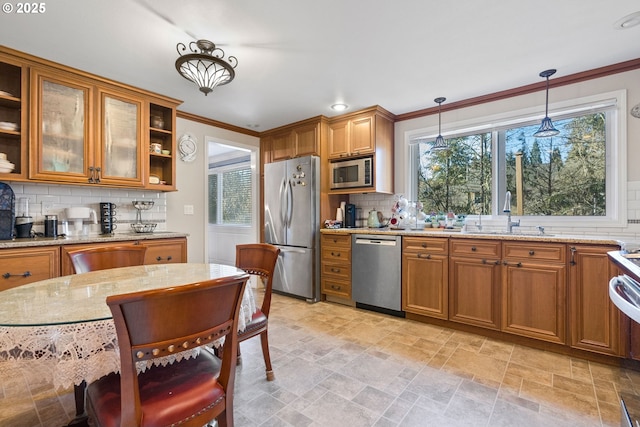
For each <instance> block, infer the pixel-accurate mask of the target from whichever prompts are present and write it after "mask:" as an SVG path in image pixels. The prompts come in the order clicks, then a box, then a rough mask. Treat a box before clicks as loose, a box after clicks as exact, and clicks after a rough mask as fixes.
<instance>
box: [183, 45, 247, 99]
mask: <svg viewBox="0 0 640 427" xmlns="http://www.w3.org/2000/svg"><path fill="white" fill-rule="evenodd" d="M176 50H177V51H178V54H179V55H180V57H178V59H177V60H176V70H178V73H180V75H181V76H182V77H184V78H185V79H187V80H191V81H192V82H194V83H195V84H196V85H197V86H198V88H199V89H200V92H202V93H204V94H205V95H207V94H208V93H210V92H211V91H213V89H214V88H216V87H217V86H222V85H226V84H227V83H229V82H230V81H231V80H233V78H234V77H235V76H236V72H235V70H234V68H235V67H236V66H237V65H238V60H237V59H236V57H235V56H229V57H228V58H227V61H228V62H227V61H225V60H224V51H223V50H222V49H220V48H219V47H216V45H215V44H214V43H213V42H210V41H209V40H198V41H196V42H191V43H189V46H188V47H187V46H186V45H185V44H184V43H178V44H177V45H176ZM183 53H184V54H183Z"/></svg>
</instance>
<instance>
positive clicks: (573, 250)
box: [569, 246, 578, 265]
mask: <svg viewBox="0 0 640 427" xmlns="http://www.w3.org/2000/svg"><path fill="white" fill-rule="evenodd" d="M569 249H570V250H571V260H570V261H569V264H571V265H576V252H578V250H577V249H576V247H575V246H571V247H570V248H569Z"/></svg>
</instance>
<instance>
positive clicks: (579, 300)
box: [569, 246, 622, 355]
mask: <svg viewBox="0 0 640 427" xmlns="http://www.w3.org/2000/svg"><path fill="white" fill-rule="evenodd" d="M613 250H618V248H617V247H613V246H609V247H602V246H601V247H593V246H572V247H571V248H570V251H571V255H570V256H571V260H572V263H571V266H570V268H569V321H570V330H571V343H570V344H571V346H572V347H576V348H582V349H585V350H591V351H597V352H599V353H604V354H613V355H622V348H621V337H620V332H621V331H620V328H621V326H620V325H621V321H620V311H619V310H618V309H617V308H616V307H615V305H614V304H613V303H612V302H611V300H610V299H609V286H608V285H607V284H608V282H609V279H610V278H611V277H613V276H616V275H617V269H616V268H615V266H614V264H613V263H611V262H610V261H609V258H608V257H607V251H613Z"/></svg>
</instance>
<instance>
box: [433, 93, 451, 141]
mask: <svg viewBox="0 0 640 427" xmlns="http://www.w3.org/2000/svg"><path fill="white" fill-rule="evenodd" d="M446 100H447V98H444V97H439V98H436V99H434V100H433V102H435V103H437V104H438V136H437V137H436V141H435V142H434V143H433V147H431V151H445V150H448V149H449V146H448V145H447V141H445V140H444V138H443V137H442V126H441V121H440V119H441V117H442V113H441V110H442V103H443V102H444V101H446Z"/></svg>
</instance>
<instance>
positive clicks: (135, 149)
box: [30, 69, 145, 187]
mask: <svg viewBox="0 0 640 427" xmlns="http://www.w3.org/2000/svg"><path fill="white" fill-rule="evenodd" d="M31 87H32V92H31V94H32V97H31V103H32V105H33V106H35V108H32V110H31V113H32V117H31V131H32V135H33V138H31V153H33V155H32V156H31V169H30V178H34V179H38V180H50V181H56V182H68V183H74V182H75V183H84V184H107V185H118V186H127V187H140V186H142V185H143V172H142V158H143V140H144V137H143V133H142V129H143V127H142V112H143V110H144V105H145V103H144V99H143V98H142V97H138V96H135V95H134V94H132V93H128V92H123V91H119V90H115V89H111V88H109V87H106V86H99V85H96V84H95V83H93V82H91V81H89V80H87V79H84V78H81V77H75V76H72V75H69V74H67V73H62V72H50V71H45V70H39V69H33V70H32V79H31Z"/></svg>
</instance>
